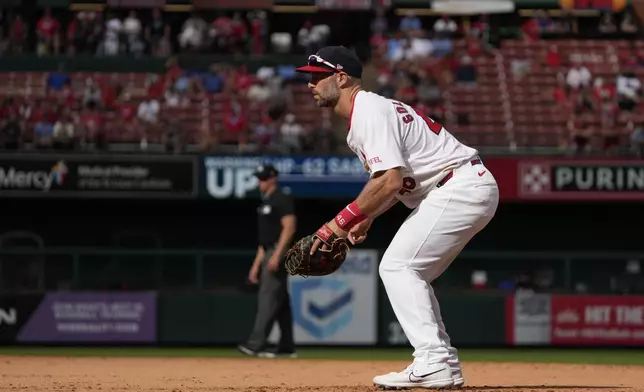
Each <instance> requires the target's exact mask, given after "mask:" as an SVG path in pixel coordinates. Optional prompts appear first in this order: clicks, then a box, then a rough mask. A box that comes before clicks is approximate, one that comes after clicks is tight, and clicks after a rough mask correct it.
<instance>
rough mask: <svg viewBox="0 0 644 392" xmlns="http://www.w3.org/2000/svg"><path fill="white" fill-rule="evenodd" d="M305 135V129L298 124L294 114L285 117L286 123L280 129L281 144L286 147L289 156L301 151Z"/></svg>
mask: <svg viewBox="0 0 644 392" xmlns="http://www.w3.org/2000/svg"><path fill="white" fill-rule="evenodd" d="M303 134H304V127H303V126H302V125H300V124H299V123H298V122H296V119H295V115H294V114H293V113H288V114H287V115H286V116H284V123H283V124H282V126H281V127H280V136H281V144H282V146H284V147H286V150H287V151H288V153H289V154H293V153H297V152H299V151H301V149H302V140H301V139H302V136H303Z"/></svg>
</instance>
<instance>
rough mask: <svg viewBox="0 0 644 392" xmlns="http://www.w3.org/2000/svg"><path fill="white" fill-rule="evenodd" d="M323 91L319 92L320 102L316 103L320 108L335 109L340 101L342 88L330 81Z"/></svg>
mask: <svg viewBox="0 0 644 392" xmlns="http://www.w3.org/2000/svg"><path fill="white" fill-rule="evenodd" d="M329 82H330V83H327V84H326V85H325V86H324V88H323V89H321V90H320V91H318V100H317V101H316V102H315V103H316V104H317V105H318V107H321V108H329V107H334V106H335V104H336V103H338V100H339V99H340V87H338V85H336V84H335V83H334V82H335V81H329Z"/></svg>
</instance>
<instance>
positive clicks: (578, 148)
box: [568, 118, 593, 154]
mask: <svg viewBox="0 0 644 392" xmlns="http://www.w3.org/2000/svg"><path fill="white" fill-rule="evenodd" d="M568 130H569V132H570V141H571V152H572V153H574V154H581V153H590V152H591V151H592V145H591V142H590V141H591V140H590V139H591V138H592V135H593V129H592V127H591V126H590V124H589V123H588V122H585V121H580V120H578V119H576V118H573V119H570V120H569V121H568Z"/></svg>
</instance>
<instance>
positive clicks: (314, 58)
mask: <svg viewBox="0 0 644 392" xmlns="http://www.w3.org/2000/svg"><path fill="white" fill-rule="evenodd" d="M317 64H324V65H326V66H327V67H329V68H331V69H333V70H334V71H336V72H344V71H342V69H340V68H338V67H336V66H335V65H333V64H331V63H330V62H328V61H326V60H325V59H323V58H322V57H320V56H318V55H317V54H312V55H310V56H309V65H311V66H315V65H317Z"/></svg>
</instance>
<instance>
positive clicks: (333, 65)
mask: <svg viewBox="0 0 644 392" xmlns="http://www.w3.org/2000/svg"><path fill="white" fill-rule="evenodd" d="M295 70H296V71H297V72H305V73H311V72H324V73H338V72H344V73H346V74H347V75H349V76H351V77H354V78H358V79H361V78H362V62H361V61H360V59H359V58H358V55H356V54H355V52H354V51H352V50H351V49H348V48H345V47H344V46H325V47H324V48H322V49H320V50H319V51H318V52H317V53H316V54H312V55H310V56H309V63H308V65H305V66H303V67H299V68H296V69H295Z"/></svg>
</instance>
